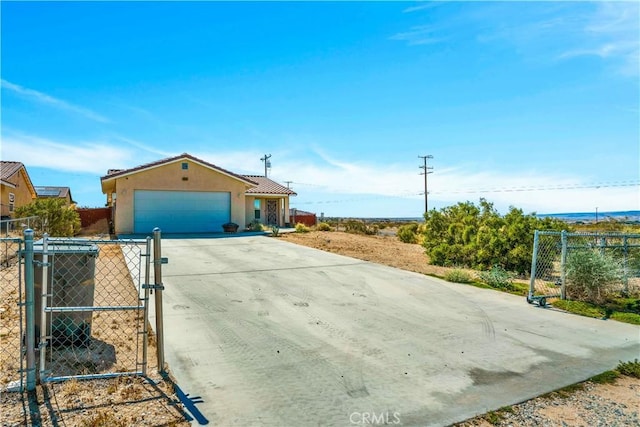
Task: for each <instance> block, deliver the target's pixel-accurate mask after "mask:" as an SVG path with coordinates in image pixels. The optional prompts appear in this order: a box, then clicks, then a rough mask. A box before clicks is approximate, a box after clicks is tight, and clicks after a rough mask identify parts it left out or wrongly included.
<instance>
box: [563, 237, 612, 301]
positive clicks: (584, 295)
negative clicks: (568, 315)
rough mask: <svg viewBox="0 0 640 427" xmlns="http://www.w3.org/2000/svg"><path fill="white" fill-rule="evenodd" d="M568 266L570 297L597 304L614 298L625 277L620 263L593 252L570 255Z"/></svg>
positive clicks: (568, 295) (583, 251) (590, 250)
mask: <svg viewBox="0 0 640 427" xmlns="http://www.w3.org/2000/svg"><path fill="white" fill-rule="evenodd" d="M565 267H566V283H567V285H566V290H567V297H569V298H570V299H574V300H580V301H587V302H591V303H594V304H601V303H603V302H604V301H606V300H607V299H608V298H609V297H611V296H613V294H614V292H615V288H616V285H620V284H622V278H623V277H624V270H623V267H622V264H621V263H620V261H618V260H617V259H615V258H613V257H611V256H610V255H607V254H604V253H601V252H600V251H598V250H594V249H584V250H579V251H574V252H571V253H570V254H569V256H567V263H566V266H565Z"/></svg>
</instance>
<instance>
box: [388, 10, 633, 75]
mask: <svg viewBox="0 0 640 427" xmlns="http://www.w3.org/2000/svg"><path fill="white" fill-rule="evenodd" d="M438 4H439V5H442V7H441V8H438V9H437V13H434V12H433V11H431V10H428V9H431V8H430V7H429V6H430V4H426V5H417V6H414V7H411V8H408V9H405V12H406V11H407V10H408V11H410V12H419V11H424V12H425V13H424V14H420V13H416V14H415V16H416V18H417V19H420V20H422V21H423V22H424V24H422V25H420V24H418V25H413V26H412V27H410V28H409V30H408V31H405V32H400V33H397V34H395V35H393V36H391V37H390V38H391V39H392V40H398V41H405V42H406V43H408V44H409V45H413V46H416V45H429V44H434V43H440V42H443V41H451V40H458V41H459V40H462V39H465V38H466V40H467V42H468V43H480V44H504V45H511V46H513V47H514V48H515V49H516V51H517V52H518V53H519V54H520V55H522V56H524V57H527V58H534V59H535V60H537V61H543V60H546V61H551V62H555V61H558V60H571V59H574V58H577V57H583V56H596V57H599V58H601V59H602V60H603V61H606V62H607V63H608V64H611V65H612V67H614V69H615V70H616V71H618V72H619V73H621V74H625V75H631V76H637V75H638V74H640V66H639V63H640V3H638V2H592V3H589V2H562V3H560V2H539V3H521V4H516V3H513V2H492V3H476V2H469V3H467V4H465V5H464V7H461V6H460V5H459V4H451V3H449V2H443V3H438ZM423 6H424V7H423ZM445 12H446V13H445ZM470 47H471V46H470Z"/></svg>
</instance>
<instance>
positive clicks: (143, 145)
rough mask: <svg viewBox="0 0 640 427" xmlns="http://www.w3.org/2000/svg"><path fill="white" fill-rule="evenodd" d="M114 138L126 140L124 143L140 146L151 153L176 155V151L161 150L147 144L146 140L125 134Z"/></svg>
mask: <svg viewBox="0 0 640 427" xmlns="http://www.w3.org/2000/svg"><path fill="white" fill-rule="evenodd" d="M114 139H116V140H117V141H120V142H124V143H126V144H128V145H131V146H133V147H135V148H139V149H140V150H143V151H146V152H148V153H151V154H157V155H159V156H163V157H171V156H174V155H176V153H174V152H169V151H165V150H160V149H157V148H155V147H153V146H151V145H149V144H145V143H144V142H140V141H137V140H135V139H131V138H126V137H124V136H120V135H116V136H115V137H114Z"/></svg>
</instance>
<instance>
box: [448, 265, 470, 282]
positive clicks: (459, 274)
mask: <svg viewBox="0 0 640 427" xmlns="http://www.w3.org/2000/svg"><path fill="white" fill-rule="evenodd" d="M444 280H446V281H447V282H454V283H471V282H473V277H472V276H471V274H469V273H467V272H466V271H464V270H460V269H459V268H456V269H453V270H450V271H449V272H447V274H446V275H445V276H444Z"/></svg>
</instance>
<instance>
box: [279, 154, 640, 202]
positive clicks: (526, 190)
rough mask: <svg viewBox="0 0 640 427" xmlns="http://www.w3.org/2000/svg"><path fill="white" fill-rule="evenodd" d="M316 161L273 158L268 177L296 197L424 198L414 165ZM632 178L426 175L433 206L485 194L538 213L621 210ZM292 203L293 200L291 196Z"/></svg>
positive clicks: (441, 171)
mask: <svg viewBox="0 0 640 427" xmlns="http://www.w3.org/2000/svg"><path fill="white" fill-rule="evenodd" d="M317 159H318V161H314V162H310V161H301V160H296V159H283V160H279V161H278V164H277V165H278V167H277V170H274V175H273V178H274V179H276V180H280V181H284V180H287V181H293V188H294V189H295V190H296V191H297V192H298V194H299V195H300V197H302V198H304V194H305V192H312V193H315V192H323V193H325V194H327V193H328V194H332V195H335V196H336V197H335V198H338V196H340V198H342V199H344V197H345V196H348V195H352V196H354V197H359V196H362V195H370V196H373V197H381V198H382V199H383V201H381V203H384V200H385V198H386V200H387V203H389V200H393V198H398V197H400V198H407V199H416V200H418V199H422V198H423V197H424V196H423V195H422V192H423V189H424V187H423V183H424V181H423V178H422V177H421V176H420V175H419V170H418V168H417V167H415V170H414V168H411V167H407V165H404V164H396V165H394V164H391V165H390V164H374V163H368V162H350V161H346V160H337V159H334V158H332V157H330V156H328V155H327V154H326V153H322V152H320V151H318V152H317ZM635 182H636V186H624V187H616V186H615V185H614V186H606V184H605V185H603V187H602V188H595V185H591V181H590V178H589V177H586V176H573V175H568V174H562V173H557V174H551V173H549V171H528V172H527V171H519V172H517V173H507V172H499V171H494V170H492V171H484V170H478V169H477V166H474V165H468V166H466V167H439V168H438V169H437V170H435V171H434V173H433V174H430V175H429V192H430V200H431V201H432V203H433V206H446V205H451V204H455V203H457V202H460V201H465V200H471V201H477V200H478V199H479V198H480V197H485V198H486V199H487V200H489V201H492V202H494V203H495V204H496V207H497V208H498V209H500V210H502V211H506V210H507V209H508V207H509V206H516V207H519V208H522V209H524V210H525V211H527V212H532V211H536V212H539V213H543V212H562V211H566V212H569V211H576V210H584V211H590V210H592V209H594V207H595V206H599V208H600V209H601V210H624V209H632V208H634V207H636V206H639V205H640V195H639V194H638V186H637V181H635ZM329 199H334V197H330V198H329ZM328 201H330V200H328ZM315 202H322V200H316V201H315ZM292 203H294V204H295V200H294V201H293V202H292ZM592 205H593V206H592Z"/></svg>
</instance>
